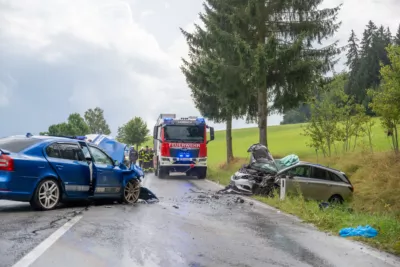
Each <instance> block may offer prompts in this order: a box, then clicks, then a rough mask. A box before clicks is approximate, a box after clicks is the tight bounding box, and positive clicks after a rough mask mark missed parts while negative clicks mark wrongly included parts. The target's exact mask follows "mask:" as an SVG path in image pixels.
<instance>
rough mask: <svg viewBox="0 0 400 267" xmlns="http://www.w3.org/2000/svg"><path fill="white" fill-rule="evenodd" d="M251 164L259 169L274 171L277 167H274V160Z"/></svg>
mask: <svg viewBox="0 0 400 267" xmlns="http://www.w3.org/2000/svg"><path fill="white" fill-rule="evenodd" d="M251 166H252V167H253V168H255V169H260V170H263V171H267V172H272V173H276V172H278V169H277V168H276V165H275V162H272V161H271V162H254V163H253V164H251Z"/></svg>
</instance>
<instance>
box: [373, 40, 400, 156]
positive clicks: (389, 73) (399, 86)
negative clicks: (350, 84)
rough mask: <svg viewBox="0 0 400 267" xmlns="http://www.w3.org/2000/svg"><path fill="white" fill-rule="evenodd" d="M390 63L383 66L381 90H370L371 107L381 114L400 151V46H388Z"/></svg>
mask: <svg viewBox="0 0 400 267" xmlns="http://www.w3.org/2000/svg"><path fill="white" fill-rule="evenodd" d="M387 51H388V57H389V60H390V63H391V64H390V65H386V66H382V68H381V70H380V74H381V76H382V83H381V86H380V90H376V91H374V90H370V91H369V94H370V95H371V96H372V97H373V101H372V104H371V107H372V109H373V111H375V112H376V113H377V114H378V115H380V118H381V122H382V125H383V126H384V127H385V129H387V130H388V131H390V132H391V133H392V134H391V138H392V144H393V150H394V151H395V152H396V153H399V141H398V125H399V124H400V46H389V47H388V48H387Z"/></svg>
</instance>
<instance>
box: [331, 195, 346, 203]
mask: <svg viewBox="0 0 400 267" xmlns="http://www.w3.org/2000/svg"><path fill="white" fill-rule="evenodd" d="M329 202H330V203H331V204H333V205H341V204H343V198H342V197H341V196H339V195H333V196H331V198H330V199H329Z"/></svg>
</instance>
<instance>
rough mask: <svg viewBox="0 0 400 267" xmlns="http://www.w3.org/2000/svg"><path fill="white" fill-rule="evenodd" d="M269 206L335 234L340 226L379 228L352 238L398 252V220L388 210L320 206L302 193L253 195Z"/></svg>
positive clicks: (398, 253) (399, 236) (399, 246)
mask: <svg viewBox="0 0 400 267" xmlns="http://www.w3.org/2000/svg"><path fill="white" fill-rule="evenodd" d="M255 198H256V199H257V200H259V201H262V202H264V203H266V204H268V205H270V206H273V207H275V208H277V209H280V210H282V211H284V212H286V213H289V214H292V215H295V216H297V217H299V218H301V219H302V220H304V221H305V222H307V223H312V224H313V225H315V226H316V227H318V228H319V229H320V230H323V231H327V232H329V233H332V234H334V235H338V233H339V231H340V229H342V228H346V227H357V226H358V225H367V224H368V225H370V226H372V227H374V228H375V229H377V230H378V231H379V233H378V236H376V237H375V238H360V237H357V238H352V239H354V240H358V241H361V242H364V243H367V244H369V245H371V246H373V247H376V248H378V249H381V250H384V251H387V252H390V253H393V254H396V255H400V222H399V220H398V219H397V218H396V217H395V216H394V215H393V214H391V213H386V214H371V213H366V212H359V211H353V212H351V211H349V209H348V208H347V207H337V208H331V207H329V208H327V209H324V210H321V209H320V208H319V206H318V203H317V202H315V201H305V200H304V199H303V198H302V197H288V198H286V199H285V200H284V201H280V200H279V198H278V197H274V198H266V197H258V196H257V197H255Z"/></svg>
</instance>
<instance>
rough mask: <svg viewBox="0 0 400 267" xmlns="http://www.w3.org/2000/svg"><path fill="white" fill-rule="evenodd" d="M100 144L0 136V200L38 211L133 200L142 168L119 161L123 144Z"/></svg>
mask: <svg viewBox="0 0 400 267" xmlns="http://www.w3.org/2000/svg"><path fill="white" fill-rule="evenodd" d="M103 143H104V142H103ZM104 147H105V149H102V148H100V146H98V145H96V144H95V143H90V142H86V141H84V140H78V139H76V138H67V137H53V136H32V135H30V134H27V135H26V136H23V135H22V136H10V137H5V138H0V199H6V200H15V201H24V202H29V203H30V204H31V206H32V207H33V208H34V209H37V210H51V209H54V208H55V207H56V206H57V205H58V204H59V203H60V202H64V201H68V200H87V199H93V200H96V199H110V200H116V201H119V202H120V203H122V202H125V203H135V202H137V201H138V199H139V196H140V194H141V190H142V189H144V188H142V187H141V185H140V182H141V177H142V176H143V172H142V171H141V170H140V169H139V168H138V167H136V166H135V167H132V169H130V168H127V167H126V166H125V165H124V164H122V161H123V158H124V150H125V145H124V144H121V143H118V142H117V141H114V142H113V143H111V145H110V144H107V143H105V145H104ZM105 150H108V151H112V152H113V155H112V156H110V154H109V153H106V152H105ZM116 158H117V159H116ZM120 158H121V159H120ZM142 191H144V190H142ZM146 192H149V191H148V190H147V189H146Z"/></svg>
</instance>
